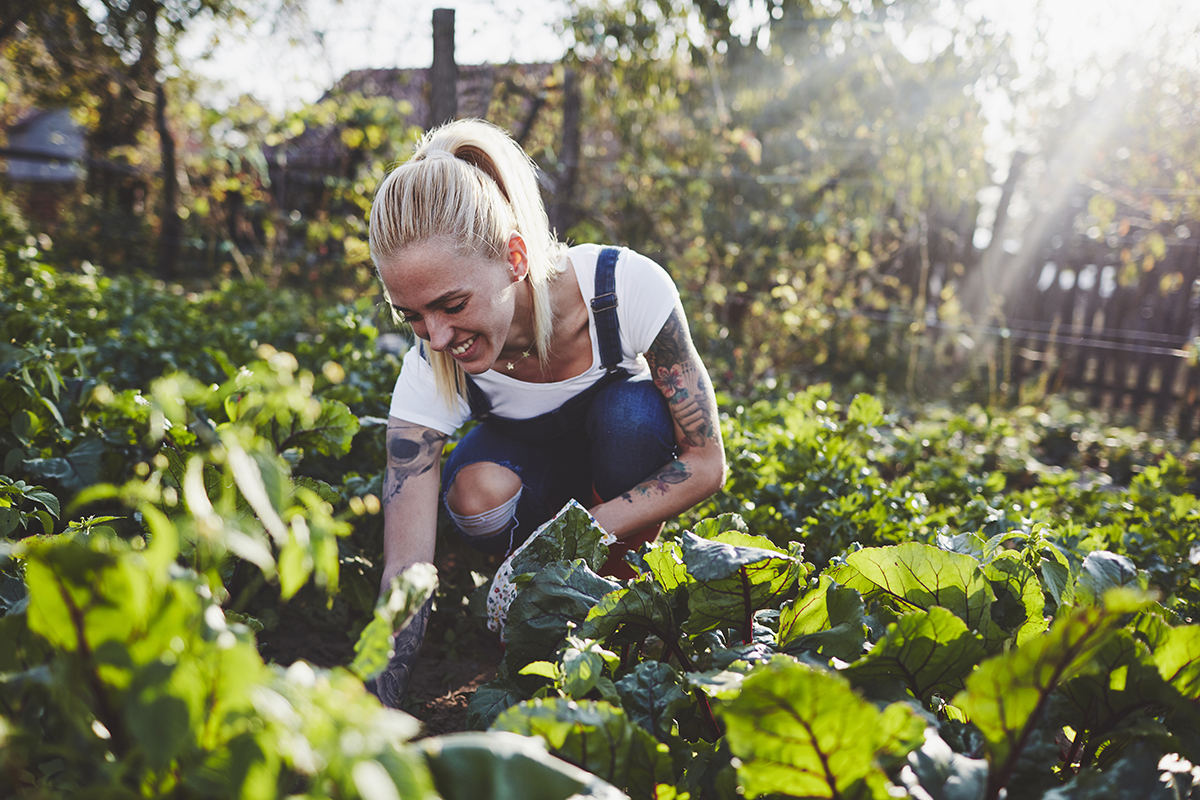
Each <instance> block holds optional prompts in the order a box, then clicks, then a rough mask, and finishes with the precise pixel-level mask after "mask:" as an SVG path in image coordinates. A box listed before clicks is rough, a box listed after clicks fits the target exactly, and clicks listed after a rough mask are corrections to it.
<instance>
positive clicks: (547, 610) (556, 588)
mask: <svg viewBox="0 0 1200 800" xmlns="http://www.w3.org/2000/svg"><path fill="white" fill-rule="evenodd" d="M619 587H620V584H619V583H617V582H616V581H610V580H608V579H607V578H601V577H600V576H599V575H597V574H596V573H594V572H592V570H591V569H590V568H589V567H588V565H587V564H586V563H585V562H584V561H583V560H582V559H577V560H575V561H571V562H569V563H562V562H559V563H552V564H550V565H549V566H548V567H545V568H544V569H542V570H541V571H540V572H538V573H537V574H536V575H534V577H533V580H532V581H530V582H529V584H528V585H526V586H525V587H524V588H523V589H521V591H520V592H518V593H517V596H516V597H515V598H514V599H513V602H512V605H511V606H510V607H509V609H508V619H507V621H506V622H505V624H504V636H505V639H506V641H507V644H506V646H505V654H504V655H505V661H506V662H507V663H510V664H524V663H526V662H529V661H552V660H555V658H556V654H557V653H558V648H559V646H560V645H561V644H562V641H563V639H564V638H566V635H567V634H568V633H569V632H571V630H572V628H578V627H579V626H580V625H582V624H583V621H584V619H586V618H587V616H588V612H590V611H591V610H592V608H593V607H594V606H596V605H598V604H599V603H600V600H601V598H603V597H604V596H605V595H606V594H608V593H609V592H611V591H613V590H615V589H617V588H619ZM589 638H600V637H594V636H593V637H589Z"/></svg>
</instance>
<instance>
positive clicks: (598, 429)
mask: <svg viewBox="0 0 1200 800" xmlns="http://www.w3.org/2000/svg"><path fill="white" fill-rule="evenodd" d="M529 422H530V423H534V421H533V420H530V421H529ZM500 427H501V426H499V425H493V424H489V422H488V421H487V420H484V421H483V422H481V423H479V424H478V425H476V426H475V427H474V428H473V429H472V430H471V431H470V432H469V433H467V434H466V435H465V436H464V437H463V438H462V440H461V441H460V442H459V443H458V445H457V446H456V447H455V448H454V450H453V451H452V452H451V453H450V455H449V457H448V458H447V459H446V466H445V468H444V469H443V471H442V486H443V494H442V501H443V503H444V502H445V492H446V491H448V490H449V488H450V487H451V486H452V485H453V484H454V478H455V477H456V476H457V475H458V471H459V470H460V469H462V468H463V467H465V466H467V465H468V464H474V463H477V462H481V461H486V462H491V463H495V464H500V465H501V466H504V467H507V468H508V469H510V470H512V471H513V472H515V473H516V474H517V475H518V476H519V477H520V479H521V484H522V488H521V495H520V499H519V500H518V502H517V507H516V513H515V515H514V516H513V518H512V520H511V521H510V523H509V524H508V525H506V526H505V527H504V528H502V529H501V530H499V531H497V532H495V533H492V534H490V535H484V536H467V535H466V534H462V532H461V531H460V534H462V535H463V538H464V539H465V540H466V542H467V543H468V544H470V545H471V546H472V547H474V548H476V549H478V550H482V551H483V552H485V553H491V554H496V555H506V554H508V553H510V552H512V550H513V549H514V548H516V547H517V546H518V545H520V544H521V543H522V542H523V541H525V539H526V538H527V537H528V536H529V535H530V534H531V533H533V532H534V531H535V530H537V528H538V526H540V525H541V524H542V523H544V522H545V521H546V520H548V519H550V518H551V517H552V516H554V515H555V514H556V513H558V511H559V509H561V508H562V507H563V505H564V504H565V503H566V502H567V501H568V500H570V499H572V498H574V499H575V500H578V501H579V502H580V503H581V504H582V505H583V506H584V507H585V508H590V507H591V506H593V505H594V504H595V500H594V497H595V496H598V497H599V498H600V499H601V500H611V499H612V498H614V497H617V496H618V495H620V494H621V493H623V492H627V491H629V490H630V489H632V488H633V487H634V486H637V485H638V484H639V483H641V482H642V481H643V480H645V479H646V478H648V477H650V475H652V474H653V473H654V472H655V471H656V470H658V469H660V468H661V467H663V466H664V465H666V464H667V463H668V462H670V461H671V460H672V459H674V458H675V455H676V449H675V429H674V425H673V423H672V420H671V413H670V411H669V410H668V408H667V401H666V399H665V398H664V397H663V396H662V392H660V391H659V390H658V387H657V386H655V385H654V382H653V381H651V380H650V376H649V375H645V376H639V377H636V378H626V379H621V380H618V381H615V382H612V383H609V384H608V385H606V386H604V387H603V388H601V389H600V390H599V391H598V392H597V393H596V394H595V396H594V397H593V398H592V400H591V403H590V405H589V406H587V407H586V408H585V409H583V412H582V413H581V414H580V420H579V423H578V424H575V425H572V426H571V427H569V428H568V429H567V430H565V431H564V432H562V433H561V434H557V435H555V436H553V437H552V438H550V439H549V440H546V437H545V436H544V435H539V434H540V433H543V432H540V431H535V430H529V431H528V435H523V434H522V432H521V428H520V423H519V422H517V423H514V422H512V421H506V424H505V425H504V426H503V427H504V430H503V431H501V430H500V429H499V428H500ZM593 491H594V492H595V495H593Z"/></svg>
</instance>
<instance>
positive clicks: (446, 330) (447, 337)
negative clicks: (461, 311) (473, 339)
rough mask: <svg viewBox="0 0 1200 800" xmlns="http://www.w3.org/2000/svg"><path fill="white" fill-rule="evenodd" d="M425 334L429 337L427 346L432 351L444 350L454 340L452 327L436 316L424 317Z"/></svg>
mask: <svg viewBox="0 0 1200 800" xmlns="http://www.w3.org/2000/svg"><path fill="white" fill-rule="evenodd" d="M425 332H426V334H427V335H428V336H429V346H430V347H431V348H433V349H434V350H439V351H440V350H445V349H446V348H447V347H449V346H450V342H451V341H453V340H454V327H453V326H452V325H449V324H447V323H446V322H445V320H443V319H441V318H440V317H439V315H437V314H429V315H428V316H426V317H425Z"/></svg>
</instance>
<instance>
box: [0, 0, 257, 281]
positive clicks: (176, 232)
mask: <svg viewBox="0 0 1200 800" xmlns="http://www.w3.org/2000/svg"><path fill="white" fill-rule="evenodd" d="M245 5H246V4H245V3H243V2H242V0H97V2H96V3H95V4H91V5H89V6H88V8H85V7H84V6H83V5H82V4H81V3H80V2H78V0H49V2H36V3H35V2H26V1H25V0H18V2H17V3H16V6H15V7H14V8H13V12H14V13H13V16H12V17H11V18H10V19H8V20H6V22H5V24H4V25H3V27H2V28H0V45H4V44H5V43H6V40H7V44H8V48H9V49H10V51H11V55H10V58H13V59H14V60H16V61H17V62H18V63H20V62H22V61H25V62H26V63H30V64H32V65H34V67H33V70H32V74H30V75H29V77H28V79H27V81H26V83H27V87H28V89H29V90H30V91H29V94H30V95H31V96H32V97H34V98H37V99H41V100H43V101H44V100H47V99H50V100H58V101H59V102H66V103H67V104H69V105H71V106H73V107H75V108H83V109H87V110H88V111H90V116H91V120H90V122H91V126H90V127H91V135H90V149H91V162H92V165H93V169H92V170H90V172H89V183H88V186H87V192H88V194H89V195H90V197H91V199H92V208H93V209H94V210H95V212H96V213H94V214H92V215H91V219H90V220H89V222H90V225H89V227H91V228H92V231H91V232H92V234H93V237H92V238H93V241H96V242H97V243H104V244H106V245H107V246H108V247H107V248H106V249H107V250H108V252H109V253H110V254H111V253H113V252H114V251H115V252H116V253H118V254H124V255H125V256H126V258H127V259H128V260H136V257H135V256H134V253H133V252H132V250H131V248H130V246H129V244H128V242H127V241H126V242H123V241H122V239H127V238H128V237H129V233H130V231H131V230H133V229H136V228H138V227H140V226H141V224H142V222H143V220H144V215H142V214H141V213H139V212H140V210H141V208H142V207H143V206H144V204H145V202H146V199H147V196H148V195H149V187H148V185H147V184H148V182H149V181H148V178H149V176H150V170H148V169H147V168H145V167H144V166H142V165H140V164H137V163H136V162H135V161H134V160H133V159H131V158H130V153H131V152H132V151H134V150H136V149H137V147H138V145H139V141H140V137H141V135H142V134H143V133H144V132H145V131H146V130H147V129H148V128H149V127H150V126H151V125H153V127H154V130H155V133H156V135H157V139H158V155H159V165H158V173H159V175H160V176H161V188H160V190H159V214H158V216H159V231H158V247H157V255H156V256H155V258H154V263H155V264H156V266H157V269H158V271H159V273H160V275H162V276H163V277H171V276H173V275H174V273H175V271H176V263H177V261H178V257H179V248H180V244H181V242H182V239H183V225H182V220H181V218H180V215H179V207H178V204H179V180H178V157H177V153H176V150H177V145H176V141H175V136H174V134H173V132H172V129H171V125H170V121H169V117H168V114H167V99H168V98H167V87H166V85H165V83H164V78H163V74H162V70H163V66H164V63H165V62H166V61H167V60H169V59H170V57H171V56H170V54H171V50H172V48H173V46H174V44H175V43H176V41H177V40H178V37H179V35H180V34H181V33H182V32H183V31H184V30H185V28H186V27H187V25H188V24H189V23H191V22H192V21H193V20H194V19H196V18H197V17H199V16H200V15H202V14H208V15H212V16H215V17H225V18H230V17H234V16H237V15H240V14H243V13H245ZM89 10H90V11H91V13H89ZM19 31H23V32H24V35H23V36H17V33H18V32H19ZM33 56H36V57H33ZM114 240H115V241H114ZM118 260H126V259H121V258H118Z"/></svg>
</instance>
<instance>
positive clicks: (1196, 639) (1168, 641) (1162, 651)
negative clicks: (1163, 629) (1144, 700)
mask: <svg viewBox="0 0 1200 800" xmlns="http://www.w3.org/2000/svg"><path fill="white" fill-rule="evenodd" d="M1154 665H1155V666H1156V667H1157V668H1158V674H1159V675H1161V676H1162V679H1163V680H1164V681H1166V682H1167V683H1169V684H1170V685H1171V686H1173V687H1175V690H1176V691H1177V692H1179V693H1180V694H1181V695H1183V696H1184V697H1186V698H1187V699H1188V700H1196V699H1200V625H1182V626H1180V627H1178V628H1171V629H1170V632H1169V633H1167V634H1166V636H1165V639H1164V640H1163V641H1162V642H1161V643H1160V644H1159V646H1158V647H1157V648H1156V649H1155V650H1154Z"/></svg>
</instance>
